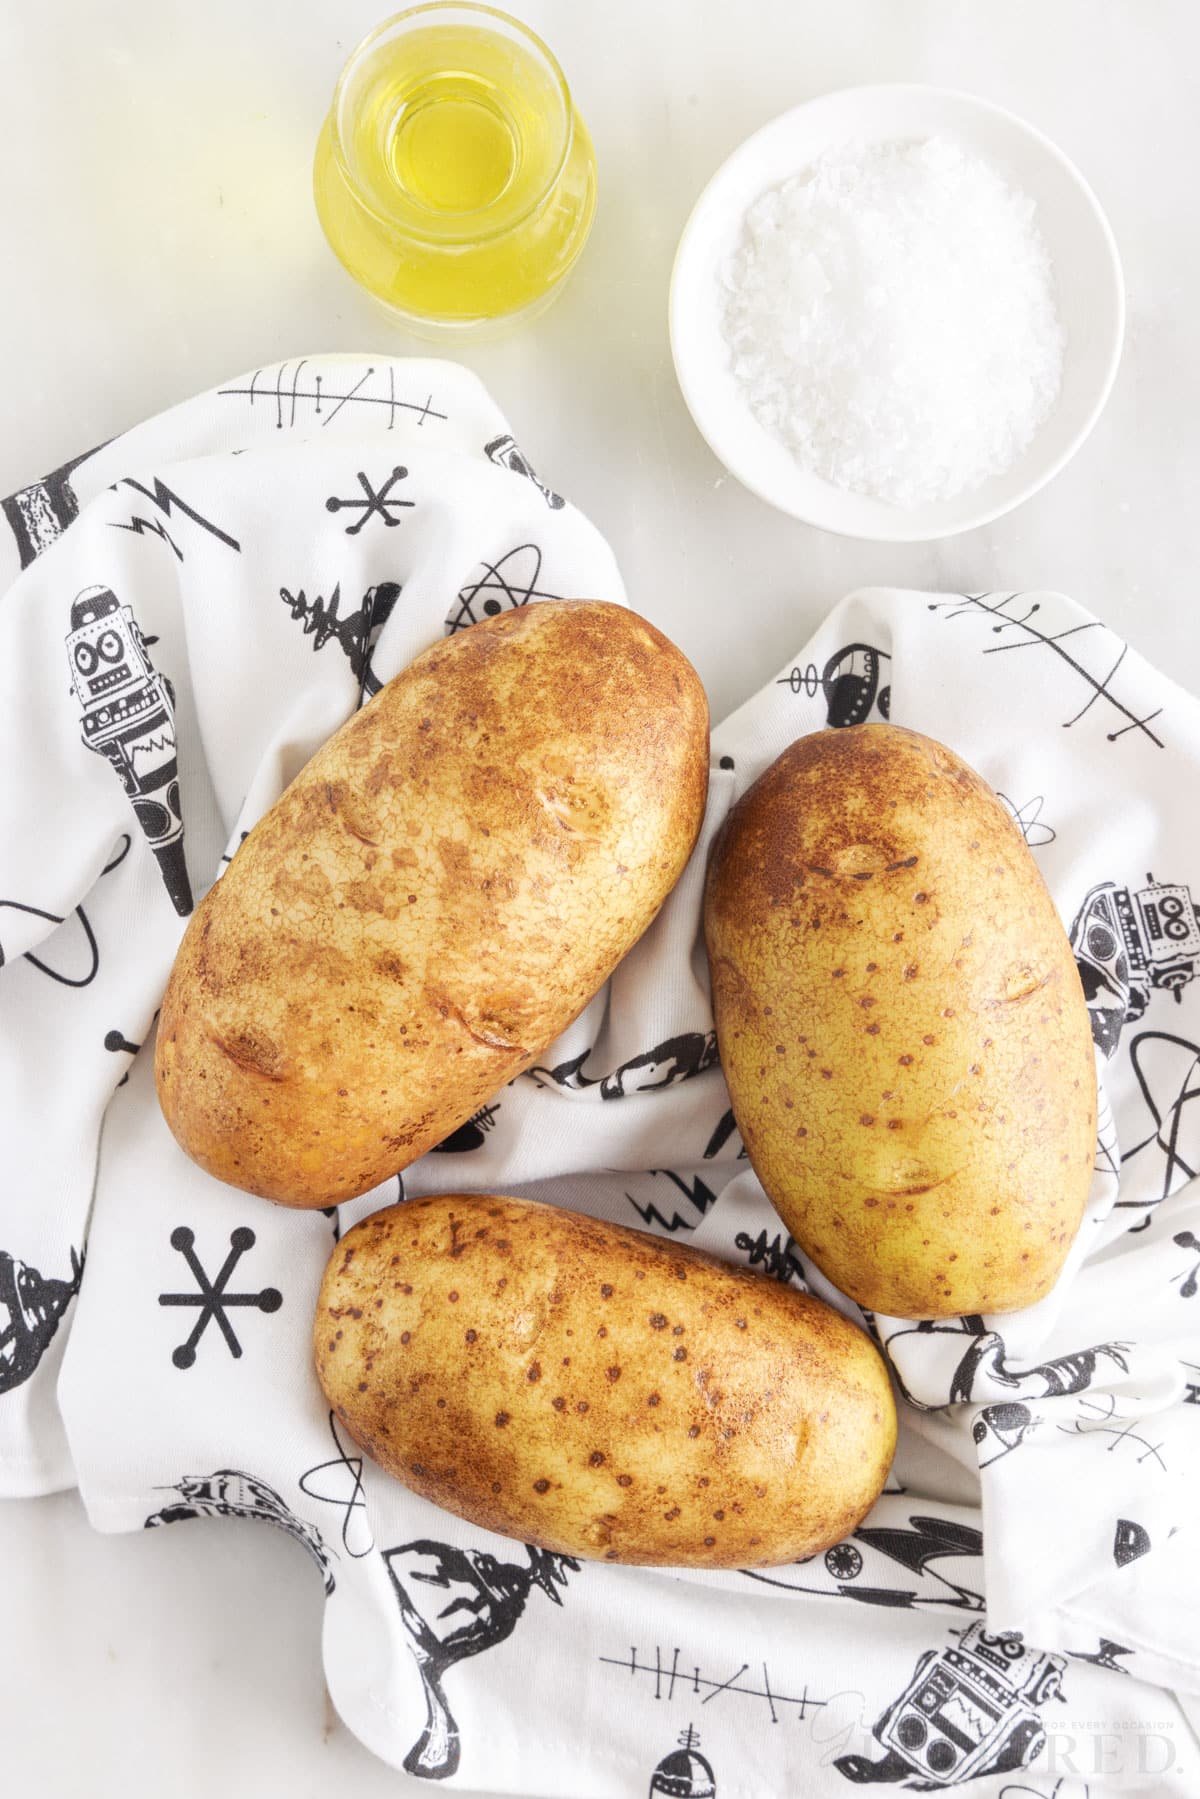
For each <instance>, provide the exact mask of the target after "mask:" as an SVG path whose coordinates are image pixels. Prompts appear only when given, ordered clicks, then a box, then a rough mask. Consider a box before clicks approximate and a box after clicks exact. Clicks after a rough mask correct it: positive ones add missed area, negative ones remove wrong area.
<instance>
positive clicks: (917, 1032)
mask: <svg viewBox="0 0 1200 1799" xmlns="http://www.w3.org/2000/svg"><path fill="white" fill-rule="evenodd" d="M704 926H705V937H706V940H707V944H708V956H709V965H710V968H711V971H712V988H713V1008H714V1011H715V1014H716V1024H717V1040H718V1043H719V1045H720V1050H721V1063H722V1066H723V1068H724V1071H725V1078H726V1080H727V1081H728V1083H729V1092H730V1096H731V1098H732V1100H733V1110H734V1116H735V1117H736V1119H737V1123H738V1128H739V1129H740V1131H741V1134H742V1140H743V1142H744V1143H745V1145H746V1149H747V1151H748V1153H749V1156H750V1161H751V1163H752V1165H753V1167H754V1170H755V1173H756V1174H757V1175H758V1177H759V1179H760V1180H761V1181H762V1184H763V1187H764V1188H765V1189H766V1192H767V1195H768V1197H769V1198H770V1200H771V1202H772V1203H773V1205H774V1206H775V1208H776V1210H777V1211H778V1212H779V1214H780V1216H781V1218H782V1219H783V1221H784V1223H785V1224H786V1225H787V1227H788V1230H789V1231H790V1232H791V1233H792V1235H793V1236H794V1237H795V1239H796V1241H797V1242H798V1243H799V1244H800V1247H801V1248H802V1249H803V1250H805V1251H806V1252H807V1253H808V1255H809V1256H811V1258H812V1260H813V1261H814V1262H815V1263H816V1264H817V1266H818V1267H819V1268H821V1269H822V1270H823V1272H824V1273H825V1274H826V1275H828V1277H829V1279H830V1280H831V1281H833V1282H834V1283H835V1284H836V1285H837V1286H838V1287H840V1288H841V1290H842V1292H843V1293H848V1294H850V1295H851V1297H852V1298H854V1299H856V1300H857V1301H858V1303H859V1304H860V1305H862V1306H866V1307H869V1308H870V1309H872V1310H874V1311H877V1312H886V1313H890V1314H893V1315H897V1316H899V1317H903V1318H945V1317H949V1316H952V1315H953V1314H956V1313H961V1312H1007V1311H1013V1310H1015V1309H1016V1308H1018V1307H1020V1306H1027V1305H1032V1304H1033V1302H1034V1301H1035V1300H1038V1299H1041V1298H1042V1296H1043V1295H1044V1294H1045V1293H1047V1292H1048V1291H1049V1289H1050V1288H1051V1286H1052V1285H1053V1284H1054V1282H1055V1280H1056V1279H1057V1278H1058V1273H1059V1270H1060V1269H1061V1267H1062V1264H1063V1260H1064V1258H1065V1256H1066V1254H1067V1251H1068V1249H1069V1248H1070V1245H1071V1240H1072V1238H1073V1237H1074V1236H1075V1233H1076V1231H1077V1230H1078V1228H1079V1224H1080V1220H1081V1219H1082V1217H1083V1210H1084V1204H1085V1202H1086V1199H1087V1193H1088V1187H1089V1184H1090V1181H1091V1175H1092V1166H1093V1162H1094V1160H1095V1146H1096V1073H1095V1061H1094V1057H1093V1053H1092V1037H1091V1028H1090V1025H1089V1021H1088V1014H1087V1007H1086V1004H1085V1002H1084V996H1083V989H1082V987H1081V985H1080V981H1079V973H1078V970H1077V968H1076V966H1075V961H1074V957H1073V955H1072V953H1071V946H1070V944H1069V942H1068V941H1067V935H1066V932H1065V931H1064V930H1063V927H1062V925H1061V923H1060V922H1059V918H1058V915H1057V913H1056V912H1055V910H1054V902H1053V900H1052V899H1051V898H1050V895H1049V893H1048V892H1047V891H1046V887H1045V884H1044V882H1043V880H1042V877H1041V875H1040V873H1039V872H1038V869H1037V866H1036V864H1035V863H1034V860H1033V857H1032V855H1031V854H1030V852H1029V849H1028V847H1027V846H1026V844H1025V842H1024V840H1023V838H1022V836H1021V833H1020V832H1019V831H1018V830H1017V828H1016V826H1015V825H1014V824H1013V822H1012V819H1011V818H1010V817H1009V815H1008V814H1007V812H1005V810H1004V808H1003V806H1002V805H1001V804H1000V802H999V800H998V799H997V798H996V795H995V794H994V793H993V792H992V790H991V788H990V787H988V786H987V785H986V783H985V782H984V781H982V780H981V779H980V778H979V776H978V775H977V774H975V773H974V772H973V770H972V769H970V768H968V767H967V765H966V763H965V762H963V761H961V760H960V759H959V757H957V756H956V755H954V754H953V753H952V752H951V751H950V750H948V749H946V748H945V746H944V745H942V744H940V743H935V742H934V741H933V740H932V739H931V738H928V737H921V736H919V735H918V734H917V732H915V731H907V730H903V729H901V728H900V727H899V726H897V725H858V726H855V727H853V728H851V729H847V730H838V731H823V732H819V733H817V734H815V735H814V736H811V737H802V738H800V739H799V741H798V742H796V743H793V744H792V745H791V746H790V748H788V749H786V750H785V751H784V752H783V754H782V755H781V756H780V757H779V758H778V759H777V760H776V761H775V762H773V763H772V764H771V766H770V768H768V769H767V771H766V773H765V774H763V775H762V776H761V777H760V779H759V780H757V781H756V782H755V783H754V785H753V786H752V787H751V788H750V789H749V791H748V792H747V793H745V794H743V796H742V798H741V799H740V800H739V801H738V803H737V805H736V806H735V807H734V808H733V810H732V812H731V813H730V814H729V817H728V818H727V819H726V821H725V824H724V826H723V828H722V830H721V832H720V834H719V836H718V838H717V841H716V843H715V844H714V846H713V852H712V858H711V861H710V863H709V872H708V886H707V892H706V896H705V920H704Z"/></svg>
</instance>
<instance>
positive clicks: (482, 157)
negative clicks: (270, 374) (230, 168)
mask: <svg viewBox="0 0 1200 1799" xmlns="http://www.w3.org/2000/svg"><path fill="white" fill-rule="evenodd" d="M313 188H314V194H315V198H316V204H317V213H318V216H319V218H320V221H321V226H322V228H323V230H324V232H325V235H326V237H327V238H328V240H329V242H330V245H331V246H332V248H333V250H334V252H335V254H336V255H337V256H338V258H339V259H340V260H341V262H342V263H343V264H344V265H345V267H346V268H347V269H348V270H349V272H350V274H351V275H353V276H354V279H355V280H356V281H358V282H361V284H362V285H363V286H364V287H365V288H366V289H367V290H368V291H369V292H370V293H372V294H373V295H375V297H376V298H377V299H379V300H382V301H383V302H384V303H385V304H386V305H387V306H389V307H391V308H392V309H393V311H395V312H396V313H398V314H399V315H400V316H401V317H402V318H403V319H404V320H405V321H406V322H407V323H408V324H410V325H412V326H415V327H416V328H417V329H423V328H427V327H432V328H434V329H448V330H451V331H453V330H455V329H457V330H465V329H469V328H472V327H478V326H480V325H482V324H484V323H488V322H495V321H499V320H505V321H507V320H510V319H514V320H515V319H517V318H524V317H528V316H531V315H532V314H534V313H535V312H539V311H541V310H542V308H543V307H545V306H547V305H548V304H549V303H550V301H551V300H552V299H553V298H554V297H555V296H556V295H557V294H558V293H559V292H560V291H561V288H562V285H563V282H564V279H565V277H566V276H567V274H568V273H569V272H570V270H571V268H572V267H573V266H574V263H575V261H576V258H577V257H578V255H579V253H580V251H581V250H582V248H583V246H584V242H585V241H586V238H587V234H588V231H589V229H590V227H591V222H592V214H593V212H594V210H595V204H596V163H595V154H594V152H593V150H592V144H591V139H590V138H589V136H588V134H587V130H586V128H585V127H584V125H583V122H582V120H581V119H580V117H579V115H578V113H577V112H576V111H575V106H574V102H573V101H572V99H571V93H570V89H569V88H568V86H567V82H566V78H565V76H564V75H563V72H562V70H561V69H560V68H559V66H558V63H557V62H556V61H555V59H554V57H553V56H552V55H551V53H550V51H549V50H548V49H547V47H546V45H545V44H544V43H542V41H541V39H540V38H539V37H537V36H536V35H535V34H534V33H533V32H532V31H530V30H528V29H527V28H526V27H525V26H524V25H522V24H520V23H519V21H517V20H516V19H511V18H509V17H508V15H507V14H506V13H502V12H498V11H496V10H495V9H494V8H493V7H490V6H479V5H444V4H440V3H437V4H433V5H428V6H417V7H414V8H412V10H411V11H408V12H402V13H398V14H397V15H396V17H395V18H393V19H389V20H387V21H386V22H385V23H384V24H382V25H380V26H378V27H377V28H376V30H374V31H373V32H371V33H370V35H369V36H368V37H366V38H364V39H363V41H362V43H361V44H360V45H359V46H358V48H357V49H356V50H355V51H354V53H353V54H352V55H351V57H350V59H349V61H348V62H347V63H346V66H345V68H344V69H343V70H342V73H341V76H340V77H339V79H338V83H337V87H336V89H335V91H334V96H333V105H332V107H331V108H330V112H329V116H328V117H327V119H326V120H325V123H324V126H323V127H322V130H321V135H320V138H319V140H318V144H317V153H316V161H315V166H314V170H313Z"/></svg>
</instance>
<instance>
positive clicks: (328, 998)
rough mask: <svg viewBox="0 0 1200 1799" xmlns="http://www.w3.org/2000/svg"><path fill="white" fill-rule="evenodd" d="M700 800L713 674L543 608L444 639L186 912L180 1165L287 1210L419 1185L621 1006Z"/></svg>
mask: <svg viewBox="0 0 1200 1799" xmlns="http://www.w3.org/2000/svg"><path fill="white" fill-rule="evenodd" d="M707 788H708V705H707V701H706V699H705V695H704V690H703V688H702V687H701V685H700V680H699V677H698V676H697V674H696V672H695V670H694V669H693V668H692V666H691V664H690V663H689V662H688V661H687V659H686V658H685V657H684V656H683V655H682V654H681V652H680V651H679V650H677V649H676V648H675V647H674V645H673V644H671V643H670V642H669V641H668V640H667V639H666V638H665V637H663V636H662V634H661V633H660V632H658V631H656V630H655V629H654V627H653V626H652V625H649V624H647V623H646V621H645V620H644V619H642V618H639V617H638V615H637V614H636V613H633V612H629V611H627V610H626V609H625V608H624V607H621V606H614V605H609V604H607V603H604V602H600V601H582V600H580V601H543V602H539V603H538V604H536V605H530V606H527V607H523V608H521V609H520V610H518V611H511V612H506V613H504V614H502V615H500V616H499V617H496V618H493V619H487V620H485V621H484V622H482V623H481V624H478V625H474V626H472V628H471V629H470V630H467V631H463V632H460V633H459V634H458V635H456V636H454V637H451V638H449V639H447V640H444V641H442V642H440V643H437V644H435V645H434V646H433V647H432V648H431V649H429V650H427V651H425V653H424V654H423V655H421V656H418V657H417V659H416V661H415V662H413V663H412V664H411V665H410V666H409V667H408V668H407V669H406V670H405V671H404V672H403V673H401V674H400V675H398V676H397V677H396V678H395V680H393V681H391V682H389V683H388V685H387V686H386V687H385V688H384V689H383V691H382V692H381V693H380V694H379V695H378V696H377V697H376V698H375V699H374V700H373V701H371V703H370V704H368V705H367V706H365V707H364V708H363V710H362V711H361V712H359V713H357V714H356V715H355V716H354V717H353V718H352V719H350V720H349V722H348V723H347V724H345V725H344V726H343V727H342V729H341V730H340V731H338V732H337V733H336V735H335V736H334V737H332V738H331V739H330V740H329V742H328V743H327V744H325V745H324V747H323V748H322V749H320V750H319V751H318V752H317V754H316V755H315V756H314V757H313V758H312V760H311V761H310V762H309V763H308V764H307V766H306V767H305V768H304V769H303V770H302V772H301V773H300V774H299V775H298V776H297V778H296V780H295V781H293V782H292V784H291V786H290V787H289V788H288V789H287V791H286V792H285V793H284V794H283V795H282V797H281V798H280V799H279V801H278V802H277V803H276V805H275V806H274V807H273V808H272V809H271V811H270V812H268V813H267V814H266V816H265V817H264V818H263V819H262V820H261V821H260V822H259V823H258V825H256V826H255V828H254V830H253V831H251V832H250V834H249V836H248V837H247V838H246V841H245V842H244V843H243V844H242V846H241V848H240V849H239V851H238V852H237V855H236V856H235V857H234V859H233V862H232V863H231V865H230V867H229V869H228V870H227V872H226V873H225V875H224V876H223V877H222V879H221V880H220V881H218V882H217V884H216V885H215V886H214V887H213V888H212V890H211V891H210V892H209V894H208V895H207V896H206V898H205V899H204V901H203V902H202V903H201V905H200V906H199V907H198V908H197V910H196V912H195V914H194V916H193V917H192V919H191V922H190V923H189V925H188V929H187V931H186V933H185V935H184V939H183V942H182V945H181V946H180V949H179V954H178V957H177V959H176V962H175V967H174V970H173V972H172V975H171V979H170V982H169V984H168V987H167V992H166V997H165V998H164V1000H163V1006H162V1015H161V1018H160V1021H159V1028H158V1044H157V1052H156V1059H155V1074H156V1079H157V1083H158V1096H159V1101H160V1104H161V1106H162V1110H163V1113H164V1115H165V1117H166V1120H167V1123H168V1124H169V1125H170V1127H171V1130H172V1131H173V1132H174V1134H175V1136H176V1138H177V1139H178V1141H179V1143H180V1144H181V1145H182V1147H183V1148H184V1149H185V1150H186V1151H187V1153H188V1155H189V1156H191V1157H192V1159H193V1160H194V1161H196V1162H198V1163H199V1164H200V1166H201V1167H202V1168H205V1169H207V1170H208V1171H209V1173H210V1174H214V1175H216V1176H217V1178H218V1179H219V1180H223V1181H227V1182H229V1183H230V1184H231V1185H232V1186H235V1187H241V1188H244V1189H245V1190H246V1191H247V1192H250V1193H259V1194H262V1195H264V1196H265V1197H267V1198H269V1199H274V1200H278V1201H280V1202H281V1203H283V1204H284V1205H292V1206H328V1205H332V1204H336V1203H337V1202H339V1201H341V1200H344V1199H349V1198H351V1197H352V1196H354V1195H356V1194H359V1193H364V1192H366V1191H367V1190H368V1189H369V1188H371V1187H373V1186H376V1185H377V1184H378V1183H379V1182H380V1181H383V1180H386V1179H388V1178H389V1177H390V1176H391V1175H393V1174H395V1173H396V1172H397V1171H398V1170H400V1169H402V1168H405V1167H407V1165H408V1164H409V1163H410V1162H412V1161H415V1160H416V1158H417V1157H418V1156H421V1155H423V1154H424V1153H425V1151H426V1150H428V1149H431V1148H432V1147H433V1145H434V1144H436V1143H439V1142H441V1140H442V1139H443V1138H444V1137H446V1136H447V1135H449V1133H450V1132H451V1131H453V1130H456V1129H457V1128H458V1126H459V1125H461V1124H463V1123H464V1122H465V1121H466V1119H467V1118H469V1117H470V1115H471V1114H472V1112H474V1111H476V1110H477V1109H478V1108H479V1107H480V1106H481V1105H483V1104H484V1103H485V1102H486V1101H487V1100H488V1099H490V1098H491V1096H492V1095H493V1094H494V1093H495V1092H496V1091H497V1090H498V1089H499V1088H500V1087H502V1086H503V1085H504V1084H505V1083H506V1082H507V1081H510V1080H511V1079H512V1078H513V1076H514V1075H516V1074H519V1073H520V1072H521V1070H522V1069H524V1068H528V1067H529V1066H530V1065H531V1064H532V1063H533V1062H535V1061H536V1060H537V1058H538V1056H539V1055H540V1054H541V1053H542V1051H543V1050H544V1049H545V1048H546V1046H547V1045H548V1044H549V1043H551V1042H552V1041H553V1040H554V1038H555V1037H557V1036H558V1034H559V1032H560V1031H562V1030H564V1029H565V1028H566V1026H567V1025H568V1024H569V1023H570V1021H571V1020H572V1019H573V1018H575V1017H576V1016H577V1015H578V1013H579V1012H581V1011H582V1010H583V1007H584V1006H585V1005H586V1004H587V1002H588V1000H589V999H590V998H591V997H592V995H593V994H594V993H595V992H596V991H597V990H598V989H599V988H600V987H601V986H603V984H604V982H605V981H606V980H607V979H608V976H609V975H610V974H611V972H612V970H613V969H614V968H615V966H616V964H617V963H618V962H619V961H620V959H621V957H622V956H623V955H624V954H625V953H626V951H627V950H628V949H630V948H631V947H632V945H633V944H634V943H635V942H636V941H637V939H638V938H639V937H640V936H641V935H642V933H643V931H644V930H645V929H646V927H647V926H648V925H649V923H650V922H651V920H652V919H653V917H654V915H655V913H656V912H657V911H658V909H659V907H660V906H661V904H662V902H663V900H664V899H665V898H666V896H667V894H668V893H669V891H670V889H671V888H672V886H673V885H674V884H675V881H676V880H677V879H678V877H679V875H680V874H681V873H682V871H683V868H684V865H685V863H686V862H687V859H688V856H689V855H690V853H691V850H692V847H693V845H694V843H695V841H696V836H697V834H698V832H699V829H700V823H701V820H702V817H703V813H704V804H705V797H706V794H707Z"/></svg>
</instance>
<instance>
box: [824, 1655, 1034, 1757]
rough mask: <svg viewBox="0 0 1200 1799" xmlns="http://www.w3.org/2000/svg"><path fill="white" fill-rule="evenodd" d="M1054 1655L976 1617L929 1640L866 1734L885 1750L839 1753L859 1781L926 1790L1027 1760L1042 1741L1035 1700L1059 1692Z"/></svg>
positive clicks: (1032, 1755)
mask: <svg viewBox="0 0 1200 1799" xmlns="http://www.w3.org/2000/svg"><path fill="white" fill-rule="evenodd" d="M1065 1666H1066V1662H1065V1661H1064V1659H1063V1658H1062V1657H1061V1656H1057V1655H1045V1654H1043V1653H1041V1652H1040V1651H1039V1650H1036V1649H1029V1648H1026V1646H1025V1643H1024V1640H1023V1638H1022V1637H1021V1634H1020V1632H1019V1631H1011V1632H1007V1633H1004V1634H999V1635H994V1636H993V1635H991V1634H990V1633H989V1632H988V1630H987V1629H986V1627H985V1625H984V1624H983V1623H982V1622H980V1623H976V1624H972V1625H971V1626H970V1628H969V1629H967V1630H965V1631H964V1632H963V1633H962V1635H961V1636H960V1637H959V1639H958V1641H957V1643H951V1644H948V1645H947V1647H946V1648H944V1649H928V1650H926V1652H925V1653H924V1655H922V1656H921V1657H920V1659H919V1660H918V1662H917V1665H916V1667H915V1668H914V1669H913V1673H912V1678H911V1679H910V1680H909V1682H908V1685H907V1686H906V1687H905V1688H904V1691H903V1692H902V1693H900V1694H899V1695H898V1696H897V1697H896V1698H895V1699H893V1700H892V1702H891V1704H890V1705H888V1706H887V1707H886V1709H885V1710H884V1711H883V1712H882V1713H881V1714H880V1716H879V1717H878V1718H877V1719H876V1721H875V1723H874V1725H873V1726H872V1728H871V1734H872V1736H873V1737H874V1738H875V1740H876V1742H877V1743H878V1744H879V1745H880V1747H881V1748H882V1750H883V1754H882V1756H880V1757H879V1758H878V1759H876V1760H872V1759H871V1758H870V1757H869V1756H866V1755H839V1756H838V1757H837V1759H836V1761H835V1762H834V1766H835V1767H836V1768H837V1770H838V1772H839V1773H840V1774H843V1775H844V1776H845V1777H846V1779H847V1780H850V1781H853V1782H854V1783H855V1785H857V1786H871V1785H875V1784H880V1785H883V1784H888V1783H890V1784H898V1785H902V1786H906V1787H909V1788H910V1789H912V1790H913V1791H916V1792H921V1793H932V1792H938V1791H941V1790H943V1789H944V1788H946V1787H951V1786H956V1785H957V1784H958V1782H959V1781H963V1780H976V1779H978V1778H980V1777H981V1776H983V1775H985V1774H1009V1773H1011V1772H1012V1771H1013V1770H1014V1769H1016V1768H1025V1767H1028V1765H1029V1763H1030V1762H1031V1761H1033V1759H1034V1757H1035V1756H1036V1755H1038V1754H1040V1752H1041V1750H1042V1749H1043V1748H1044V1747H1045V1743H1046V1732H1045V1728H1044V1726H1043V1724H1042V1721H1041V1718H1040V1717H1039V1716H1038V1711H1039V1708H1040V1707H1041V1706H1043V1705H1045V1704H1046V1703H1047V1701H1049V1700H1052V1699H1061V1698H1062V1696H1063V1694H1062V1671H1063V1669H1064V1668H1065Z"/></svg>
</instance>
